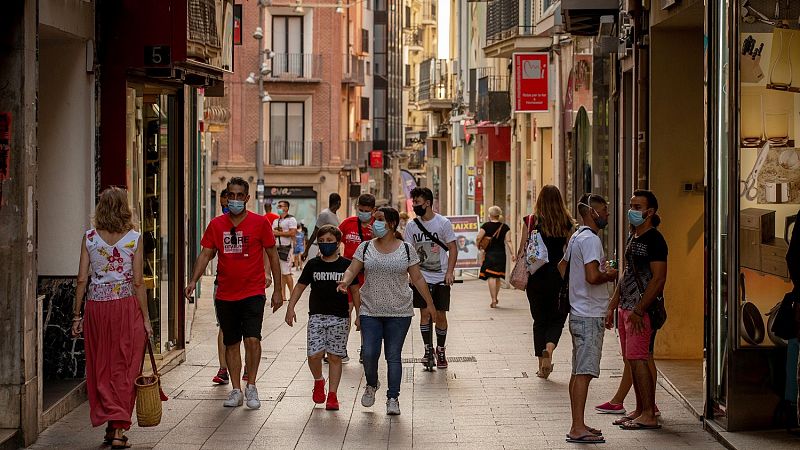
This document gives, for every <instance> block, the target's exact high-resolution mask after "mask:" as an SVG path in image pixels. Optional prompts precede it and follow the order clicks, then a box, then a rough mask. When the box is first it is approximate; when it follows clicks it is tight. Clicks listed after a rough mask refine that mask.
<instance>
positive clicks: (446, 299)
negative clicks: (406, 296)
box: [411, 284, 450, 311]
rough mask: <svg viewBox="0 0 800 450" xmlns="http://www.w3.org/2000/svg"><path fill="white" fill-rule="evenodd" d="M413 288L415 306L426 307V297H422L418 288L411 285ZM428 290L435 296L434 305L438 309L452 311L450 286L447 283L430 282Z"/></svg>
mask: <svg viewBox="0 0 800 450" xmlns="http://www.w3.org/2000/svg"><path fill="white" fill-rule="evenodd" d="M411 290H412V291H414V308H426V307H427V306H428V304H427V303H425V299H424V298H422V295H420V293H419V292H417V288H416V287H415V286H414V285H411ZM428 290H429V291H430V292H431V297H433V306H435V307H436V310H437V311H450V286H447V285H445V284H428Z"/></svg>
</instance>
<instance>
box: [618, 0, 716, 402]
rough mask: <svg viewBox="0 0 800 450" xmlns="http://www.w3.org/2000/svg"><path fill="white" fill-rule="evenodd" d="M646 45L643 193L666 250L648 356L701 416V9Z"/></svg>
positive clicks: (658, 29) (661, 29)
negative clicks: (662, 314)
mask: <svg viewBox="0 0 800 450" xmlns="http://www.w3.org/2000/svg"><path fill="white" fill-rule="evenodd" d="M651 42H652V48H651V51H650V70H649V72H650V79H651V85H650V101H651V105H650V120H649V126H650V146H649V149H650V152H649V155H648V163H649V164H648V166H649V167H648V172H649V174H648V183H647V184H646V185H647V186H649V189H650V190H652V191H653V192H654V193H655V195H656V196H657V198H658V202H659V215H660V216H661V218H662V225H661V226H660V227H659V229H660V231H661V233H662V234H663V235H664V238H665V239H666V241H667V244H668V245H669V260H668V264H669V267H668V276H667V284H666V287H665V290H664V298H665V300H666V302H667V305H668V306H667V307H668V311H669V320H668V321H667V323H666V325H665V326H664V328H663V329H662V330H660V331H659V333H658V336H657V340H656V344H655V349H654V350H655V351H654V353H655V357H656V360H657V362H656V365H657V367H658V369H659V371H660V372H661V374H662V375H663V376H664V377H665V378H667V380H668V381H669V382H670V383H671V384H672V385H673V386H675V387H676V388H677V389H678V391H679V392H680V394H681V395H682V396H683V398H684V400H685V401H686V402H687V403H688V404H690V405H691V406H692V407H693V408H694V410H695V412H696V414H698V415H700V414H702V412H703V405H704V395H703V354H704V351H703V350H704V347H703V346H704V336H703V326H704V302H703V299H704V292H705V291H704V281H705V280H704V273H705V270H704V253H703V249H704V236H705V197H704V189H703V187H702V186H703V183H704V170H705V169H704V168H705V165H704V138H703V137H704V126H703V117H704V109H703V108H704V107H703V102H702V101H701V99H702V98H703V88H704V87H703V86H704V85H703V8H702V5H700V7H693V8H688V9H685V10H683V11H681V12H680V13H679V14H677V15H676V16H675V17H673V18H671V19H668V20H666V21H663V22H661V23H659V24H657V25H655V26H653V27H652V28H651ZM640 175H641V174H640ZM639 179H641V177H639ZM628 196H630V192H628ZM628 198H630V197H626V198H623V200H624V201H625V202H627V201H628Z"/></svg>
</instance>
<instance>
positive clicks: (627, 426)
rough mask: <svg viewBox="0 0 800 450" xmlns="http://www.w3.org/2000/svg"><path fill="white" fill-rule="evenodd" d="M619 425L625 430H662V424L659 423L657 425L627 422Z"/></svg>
mask: <svg viewBox="0 0 800 450" xmlns="http://www.w3.org/2000/svg"><path fill="white" fill-rule="evenodd" d="M619 427H620V428H621V429H623V430H660V429H661V425H660V424H658V423H657V424H655V425H648V424H646V423H640V422H625V423H623V424H622V425H620V426H619Z"/></svg>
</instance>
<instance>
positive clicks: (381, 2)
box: [375, 0, 386, 11]
mask: <svg viewBox="0 0 800 450" xmlns="http://www.w3.org/2000/svg"><path fill="white" fill-rule="evenodd" d="M375 11H386V0H375Z"/></svg>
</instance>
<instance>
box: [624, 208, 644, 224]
mask: <svg viewBox="0 0 800 450" xmlns="http://www.w3.org/2000/svg"><path fill="white" fill-rule="evenodd" d="M644 220H645V218H644V217H643V216H642V212H641V211H636V210H634V209H629V210H628V222H630V223H631V225H633V226H635V227H638V226H639V225H641V224H643V223H644Z"/></svg>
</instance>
